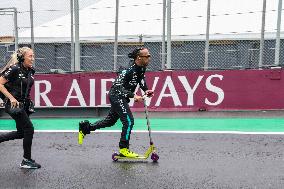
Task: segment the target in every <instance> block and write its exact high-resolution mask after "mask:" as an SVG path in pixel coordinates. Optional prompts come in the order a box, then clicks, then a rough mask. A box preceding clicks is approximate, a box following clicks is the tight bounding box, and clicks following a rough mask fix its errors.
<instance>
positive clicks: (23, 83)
mask: <svg viewBox="0 0 284 189" xmlns="http://www.w3.org/2000/svg"><path fill="white" fill-rule="evenodd" d="M34 73H35V70H34V69H33V68H28V69H27V68H24V67H23V65H22V64H15V65H12V66H10V67H9V68H7V69H6V70H4V71H3V72H2V73H1V77H4V78H5V79H6V80H7V81H8V82H7V83H6V84H5V85H4V86H5V87H6V89H7V90H8V91H9V92H10V93H11V94H12V95H13V96H14V97H15V98H16V99H17V100H18V101H21V100H24V98H25V94H26V89H27V84H28V83H29V88H28V91H27V98H30V91H31V87H32V86H33V84H34V77H33V76H34ZM29 75H30V76H29ZM28 80H29V82H28Z"/></svg>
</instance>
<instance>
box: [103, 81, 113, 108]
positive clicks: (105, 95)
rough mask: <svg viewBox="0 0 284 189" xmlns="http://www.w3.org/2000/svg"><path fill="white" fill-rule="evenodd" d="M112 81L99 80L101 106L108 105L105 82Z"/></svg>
mask: <svg viewBox="0 0 284 189" xmlns="http://www.w3.org/2000/svg"><path fill="white" fill-rule="evenodd" d="M113 81H114V79H101V105H109V104H107V102H106V97H107V94H108V93H109V91H108V90H107V82H113Z"/></svg>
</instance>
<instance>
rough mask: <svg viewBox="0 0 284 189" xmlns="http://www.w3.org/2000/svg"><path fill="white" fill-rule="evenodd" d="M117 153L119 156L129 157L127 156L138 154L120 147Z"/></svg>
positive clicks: (132, 156) (136, 155) (133, 156)
mask: <svg viewBox="0 0 284 189" xmlns="http://www.w3.org/2000/svg"><path fill="white" fill-rule="evenodd" d="M119 153H120V154H119V155H120V156H124V157H129V158H135V157H138V156H139V155H138V154H136V153H134V152H132V151H130V150H129V149H128V148H121V149H120V150H119Z"/></svg>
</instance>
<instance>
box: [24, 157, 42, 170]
mask: <svg viewBox="0 0 284 189" xmlns="http://www.w3.org/2000/svg"><path fill="white" fill-rule="evenodd" d="M20 167H21V168H24V169H39V168H41V165H40V164H38V163H37V162H35V160H32V159H23V161H22V163H21V165H20Z"/></svg>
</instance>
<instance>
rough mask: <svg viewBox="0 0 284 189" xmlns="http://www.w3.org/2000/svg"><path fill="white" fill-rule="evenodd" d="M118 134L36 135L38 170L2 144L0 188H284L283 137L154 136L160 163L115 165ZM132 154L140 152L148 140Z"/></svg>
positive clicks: (137, 141)
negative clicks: (81, 137) (23, 166)
mask: <svg viewBox="0 0 284 189" xmlns="http://www.w3.org/2000/svg"><path fill="white" fill-rule="evenodd" d="M119 135H120V133H92V134H91V135H88V136H87V137H86V138H85V141H84V144H83V145H82V146H79V145H78V144H77V134H76V133H35V136H34V142H33V158H34V159H35V160H36V161H37V162H39V163H40V164H41V165H42V168H41V169H38V170H26V169H20V168H19V164H20V162H21V160H22V140H14V141H8V142H4V143H1V144H0V153H1V158H0V188H110V189H112V188H143V189H145V188H196V189H197V188H204V189H205V188H206V189H207V188H222V189H223V188H257V189H258V188H263V189H268V188H284V155H283V151H284V135H236V134H165V133H153V141H154V144H155V145H156V146H157V149H158V151H157V153H158V155H159V156H160V159H159V161H158V163H153V162H152V160H151V159H150V158H149V159H148V160H146V161H118V162H113V161H112V159H111V155H112V153H114V152H115V151H116V150H117V146H118V141H119V137H120V136H119ZM131 137H132V138H131V146H130V148H131V149H133V150H134V151H136V152H139V153H144V152H145V151H146V149H147V148H148V146H149V139H148V136H147V133H133V134H132V135H131Z"/></svg>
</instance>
